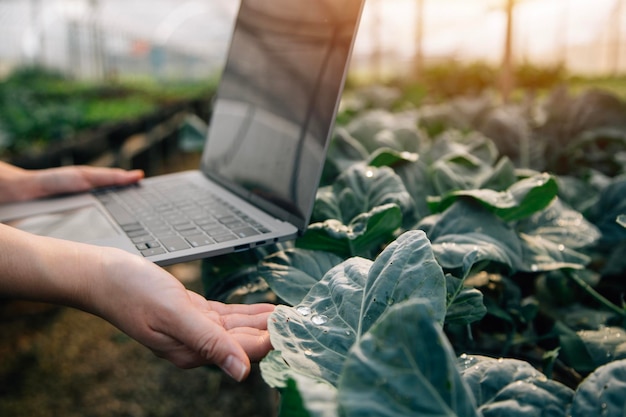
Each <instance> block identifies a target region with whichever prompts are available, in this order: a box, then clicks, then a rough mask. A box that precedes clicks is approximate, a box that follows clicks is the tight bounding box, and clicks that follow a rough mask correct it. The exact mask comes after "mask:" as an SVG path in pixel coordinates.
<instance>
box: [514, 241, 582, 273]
mask: <svg viewBox="0 0 626 417" xmlns="http://www.w3.org/2000/svg"><path fill="white" fill-rule="evenodd" d="M520 238H521V241H522V246H523V252H524V255H523V256H524V263H523V264H522V265H521V266H520V270H521V271H524V272H540V271H554V270H557V269H564V268H571V269H583V268H584V267H585V265H587V264H588V263H589V261H590V258H589V257H588V256H586V255H583V254H581V253H579V252H576V251H575V250H573V249H570V248H567V247H565V245H563V244H562V243H556V242H553V241H552V240H547V239H544V238H543V237H541V236H530V235H526V234H524V233H520Z"/></svg>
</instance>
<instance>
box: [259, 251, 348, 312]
mask: <svg viewBox="0 0 626 417" xmlns="http://www.w3.org/2000/svg"><path fill="white" fill-rule="evenodd" d="M342 261H343V258H340V257H339V256H337V255H335V254H333V253H330V252H323V251H310V250H305V249H298V248H295V249H288V250H285V251H281V252H277V253H274V254H273V255H270V256H268V257H266V258H265V259H263V260H262V261H261V262H260V264H259V266H258V273H259V275H260V276H261V277H263V278H264V279H265V281H266V282H267V283H268V284H269V286H270V288H271V289H272V291H274V293H276V295H277V296H278V297H280V299H281V300H283V301H285V302H286V303H288V304H289V305H296V304H298V303H299V302H300V301H302V299H303V298H304V296H305V295H306V294H307V293H308V292H309V290H310V289H311V287H312V286H314V285H315V284H317V283H318V282H319V281H320V280H321V279H322V277H323V276H324V275H325V274H326V273H327V272H328V271H329V270H330V269H331V268H333V267H334V266H336V265H338V264H339V263H341V262H342Z"/></svg>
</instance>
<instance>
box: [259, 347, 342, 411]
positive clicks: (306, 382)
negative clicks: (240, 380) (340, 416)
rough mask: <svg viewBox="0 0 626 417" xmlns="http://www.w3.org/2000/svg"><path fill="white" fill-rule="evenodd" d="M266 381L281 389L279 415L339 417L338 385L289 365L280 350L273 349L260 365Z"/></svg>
mask: <svg viewBox="0 0 626 417" xmlns="http://www.w3.org/2000/svg"><path fill="white" fill-rule="evenodd" d="M260 368H261V375H262V376H263V379H264V380H265V382H266V383H267V384H268V385H270V386H272V387H274V388H277V389H278V391H279V392H280V407H279V414H278V417H313V416H315V417H336V416H337V388H335V387H334V386H332V385H330V384H329V383H327V382H326V381H323V380H321V379H319V378H313V377H311V376H308V375H304V374H301V373H298V372H296V371H295V370H294V369H293V368H290V367H289V366H287V364H286V363H285V361H283V359H282V357H281V356H280V352H278V351H272V352H270V353H269V354H268V355H267V356H266V357H265V358H263V360H262V361H261V364H260Z"/></svg>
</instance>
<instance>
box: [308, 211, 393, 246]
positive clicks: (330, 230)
mask: <svg viewBox="0 0 626 417" xmlns="http://www.w3.org/2000/svg"><path fill="white" fill-rule="evenodd" d="M401 224H402V212H401V211H400V208H399V207H398V206H397V205H395V204H385V205H382V206H377V207H374V208H373V209H372V210H370V211H368V212H365V213H362V214H360V215H358V216H356V217H355V218H354V219H352V221H351V222H350V223H349V224H348V225H344V224H343V223H342V222H341V221H339V220H334V219H330V220H326V221H324V222H321V223H313V224H310V225H309V227H308V228H307V230H306V232H305V233H304V235H302V236H301V237H300V238H299V239H298V240H297V241H296V246H298V247H301V248H304V249H310V250H322V251H328V252H332V253H335V254H337V255H338V256H341V257H343V258H347V257H350V256H363V257H366V258H373V257H374V256H375V255H376V254H377V253H378V252H380V247H381V245H383V244H385V243H387V242H389V241H390V240H391V239H392V238H393V234H394V232H395V231H396V230H398V228H399V227H400V226H401Z"/></svg>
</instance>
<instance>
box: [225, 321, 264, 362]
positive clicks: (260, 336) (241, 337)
mask: <svg viewBox="0 0 626 417" xmlns="http://www.w3.org/2000/svg"><path fill="white" fill-rule="evenodd" d="M229 333H230V334H231V335H232V336H233V337H234V338H235V340H236V341H237V342H238V343H239V344H240V345H241V347H242V348H243V350H244V351H245V352H246V354H247V355H248V358H250V361H252V362H259V361H260V360H261V359H263V358H264V357H265V356H266V355H267V353H268V352H269V351H270V350H272V343H271V341H270V334H269V332H268V331H267V330H258V329H251V328H237V329H233V330H231V331H230V332H229Z"/></svg>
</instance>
